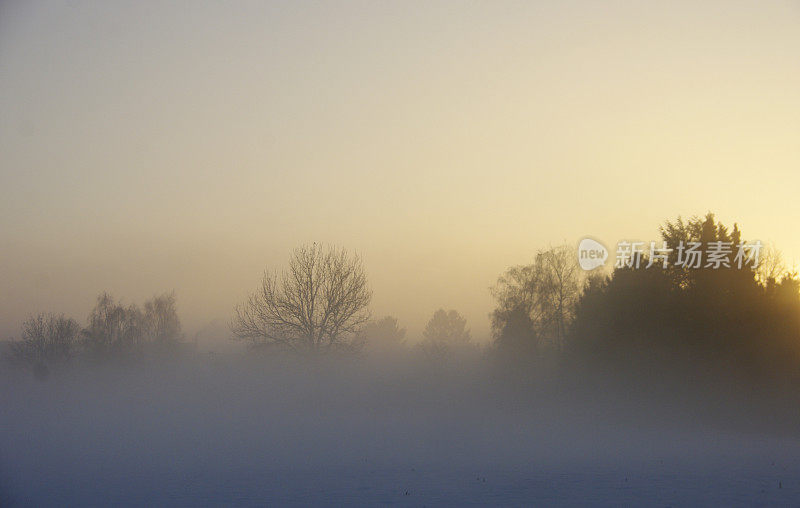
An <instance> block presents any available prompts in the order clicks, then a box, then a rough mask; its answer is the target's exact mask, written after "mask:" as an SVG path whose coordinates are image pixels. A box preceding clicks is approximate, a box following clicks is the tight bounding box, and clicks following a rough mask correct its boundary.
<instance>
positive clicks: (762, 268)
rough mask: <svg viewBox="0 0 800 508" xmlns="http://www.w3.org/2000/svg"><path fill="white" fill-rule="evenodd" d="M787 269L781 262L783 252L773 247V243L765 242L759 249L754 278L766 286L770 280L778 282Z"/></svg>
mask: <svg viewBox="0 0 800 508" xmlns="http://www.w3.org/2000/svg"><path fill="white" fill-rule="evenodd" d="M788 272H789V270H787V269H786V264H785V263H784V262H783V254H781V251H779V250H778V249H776V248H775V246H774V245H773V244H767V245H765V246H764V247H762V249H761V253H760V255H759V262H758V267H757V268H756V280H757V281H758V282H759V283H760V284H761V285H762V286H766V285H767V283H769V281H770V280H771V281H772V282H773V283H775V282H780V280H781V279H782V278H783V276H785V275H786V274H787V273H788Z"/></svg>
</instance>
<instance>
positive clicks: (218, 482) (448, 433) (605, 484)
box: [0, 363, 800, 507]
mask: <svg viewBox="0 0 800 508" xmlns="http://www.w3.org/2000/svg"><path fill="white" fill-rule="evenodd" d="M343 367H344V366H341V365H339V366H335V367H334V366H328V367H325V368H322V369H319V368H297V367H296V366H285V365H284V366H271V367H269V368H251V367H250V366H242V365H238V364H223V365H209V364H207V363H202V364H197V365H195V364H192V365H186V366H179V367H177V368H174V367H173V368H169V369H166V368H164V367H163V366H162V367H152V368H136V369H124V370H123V372H111V371H109V370H108V369H106V370H105V371H103V370H96V371H95V370H88V371H80V372H75V371H72V372H66V373H56V374H53V375H52V376H51V377H50V378H49V379H47V380H45V381H44V382H40V381H35V380H33V379H31V378H30V376H20V375H19V373H14V374H13V375H5V376H3V378H2V383H3V384H2V391H0V398H1V399H0V402H2V412H1V413H0V425H1V426H0V496H1V497H0V505H3V506H7V505H10V506H15V505H20V506H91V505H95V506H99V505H105V506H109V505H138V506H143V505H148V506H153V505H162V506H163V505H176V506H198V505H226V506H236V505H239V506H262V505H265V504H266V505H272V506H284V505H353V504H355V505H389V504H391V505H401V506H425V505H427V506H437V505H449V506H464V505H483V506H486V505H507V506H515V505H516V506H522V505H526V506H531V505H540V506H542V505H547V506H553V505H583V506H585V505H600V506H603V505H605V506H612V505H613V506H619V505H636V506H662V507H663V506H687V505H706V506H761V505H763V506H770V505H772V506H798V505H800V440H798V439H796V438H794V437H791V436H787V435H783V436H780V435H775V434H766V433H761V432H746V433H745V432H743V431H734V430H721V429H716V428H709V426H708V425H705V424H693V423H692V422H691V421H689V422H688V423H687V421H686V418H685V417H683V416H681V418H678V417H676V418H675V420H674V421H670V420H669V419H668V418H667V417H665V414H670V412H671V411H672V410H669V409H668V410H666V411H665V413H664V414H659V415H657V417H655V418H632V417H630V416H629V415H626V416H620V414H618V412H617V411H615V410H610V409H609V408H608V406H607V403H605V402H604V403H602V404H598V403H592V402H591V401H582V402H581V401H578V400H568V399H566V398H565V397H564V396H563V394H562V396H560V397H557V398H554V397H550V398H548V397H544V396H542V395H541V394H538V395H534V394H531V395H530V396H526V397H518V396H514V397H502V396H499V395H498V394H499V393H500V392H498V388H497V387H493V386H490V385H489V384H488V383H487V382H486V378H481V377H480V376H479V375H477V376H476V375H474V374H475V373H461V374H452V375H450V374H447V375H444V376H443V375H442V374H441V373H439V374H436V375H428V374H426V372H425V371H424V370H413V369H409V370H405V371H403V370H400V369H395V370H393V371H392V370H390V371H388V372H386V371H379V370H377V369H373V370H369V369H367V370H359V369H358V368H355V369H354V368H343ZM351 367H352V366H351Z"/></svg>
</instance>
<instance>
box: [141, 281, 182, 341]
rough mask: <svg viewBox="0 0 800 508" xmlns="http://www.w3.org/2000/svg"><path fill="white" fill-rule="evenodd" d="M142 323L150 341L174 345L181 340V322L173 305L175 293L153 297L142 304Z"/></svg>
mask: <svg viewBox="0 0 800 508" xmlns="http://www.w3.org/2000/svg"><path fill="white" fill-rule="evenodd" d="M143 317H144V323H145V329H146V332H147V335H148V338H149V340H150V341H152V342H155V343H157V344H165V343H174V342H177V341H178V340H180V338H181V322H180V319H178V312H177V309H176V303H175V292H174V291H173V292H171V293H165V294H163V295H159V296H154V297H153V298H151V299H150V300H147V301H146V302H144V316H143Z"/></svg>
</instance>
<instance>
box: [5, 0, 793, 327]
mask: <svg viewBox="0 0 800 508" xmlns="http://www.w3.org/2000/svg"><path fill="white" fill-rule="evenodd" d="M798 54H800V2H798V1H775V2H770V1H766V2H756V1H752V2H742V1H724V2H713V1H711V2H702V3H698V2H638V1H637V2H622V1H618V2H617V1H612V2H588V1H567V2H559V3H557V5H556V3H555V2H511V1H500V2H468V1H463V2H314V3H311V2H272V3H271V2H246V1H242V2H165V3H161V2H122V1H119V2H99V1H98V2H88V1H78V2H66V1H56V0H54V1H47V2H37V1H33V2H27V1H26V2H23V1H13V0H12V1H2V2H0V154H2V155H0V284H1V285H2V291H0V337H1V338H11V337H17V336H18V334H19V328H20V324H21V322H22V321H23V320H24V319H25V318H26V317H27V316H28V315H30V314H33V313H36V312H56V313H61V312H63V313H66V314H68V315H71V316H74V317H76V318H77V319H78V320H79V321H83V320H84V319H85V317H86V316H87V315H88V313H89V311H90V310H91V307H92V305H93V302H94V299H95V297H96V296H97V294H99V293H100V292H102V291H108V292H110V293H112V294H113V295H115V296H116V297H118V298H121V299H122V300H123V301H124V302H126V303H133V302H139V303H141V301H143V300H144V299H145V298H148V297H150V296H152V295H154V294H157V293H162V292H164V291H169V290H175V292H176V295H177V298H178V306H179V313H180V316H181V318H182V320H183V323H184V328H185V330H186V331H187V333H188V334H189V335H191V334H192V333H194V332H196V331H198V330H200V329H202V328H203V327H205V326H206V325H208V324H209V323H212V322H216V323H225V322H227V321H228V320H229V319H230V317H231V314H232V308H233V306H234V305H235V304H236V303H237V302H239V301H241V300H243V299H244V298H245V297H246V296H247V294H248V293H249V292H251V291H252V290H254V289H255V288H256V287H257V285H258V282H259V279H260V277H261V274H262V273H263V271H264V270H265V269H270V270H272V269H279V268H280V267H282V266H283V265H284V264H285V262H286V260H287V258H288V256H289V254H290V253H291V250H292V249H293V248H294V247H296V246H298V245H302V244H306V243H310V242H315V241H316V242H324V243H332V244H336V245H340V246H343V247H346V248H348V249H350V250H351V251H353V252H357V253H358V254H359V255H360V256H361V257H362V259H363V263H364V267H365V269H366V271H367V273H368V276H369V278H370V281H371V286H372V289H373V294H374V297H373V304H372V310H373V313H374V314H375V315H376V316H381V315H386V314H391V315H394V316H397V317H398V318H399V320H400V323H401V325H403V326H406V327H407V328H408V329H409V336H410V338H412V340H414V337H416V336H418V335H419V333H420V331H421V330H422V328H423V327H424V324H425V322H426V321H427V319H428V318H429V317H430V316H431V315H432V314H433V312H434V311H435V310H436V309H438V308H440V307H443V308H448V309H450V308H453V309H457V310H459V311H460V312H461V313H462V314H463V315H464V316H465V317H466V318H467V320H468V326H470V327H471V329H472V331H473V336H474V337H475V338H476V339H478V340H485V339H487V338H488V336H489V319H488V314H489V313H490V312H491V310H492V298H491V295H490V293H489V287H490V286H491V285H492V284H493V283H494V281H495V280H496V279H497V277H498V276H499V275H500V274H501V273H502V272H503V271H504V270H505V269H506V268H508V267H509V266H512V265H517V264H521V263H527V262H530V261H531V259H532V258H533V256H534V254H535V252H536V251H537V250H538V249H542V248H545V247H547V246H549V245H557V244H560V243H563V242H569V243H577V241H578V240H579V239H580V238H582V237H584V236H591V237H594V238H598V239H600V240H602V241H604V242H605V243H606V245H608V246H612V248H613V245H614V244H615V243H616V242H617V241H618V240H620V239H641V240H647V241H649V240H655V239H657V228H658V225H659V224H661V223H663V222H664V221H665V220H667V219H673V218H675V217H677V216H678V215H683V216H691V215H702V214H705V213H706V212H708V211H713V212H715V213H716V214H717V215H718V217H719V218H720V219H721V220H722V221H724V222H726V223H733V222H734V221H735V222H738V223H739V224H740V227H741V228H742V229H743V231H744V236H745V237H746V238H748V239H756V238H757V239H761V240H763V241H768V242H773V243H774V244H775V245H776V246H777V248H778V249H780V250H781V251H782V252H783V254H784V257H785V258H786V261H787V262H788V264H790V265H791V264H792V263H800V235H798V226H797V223H798V219H800V206H798V202H797V194H798V189H800V171H798V169H800V93H798V90H800V58H798Z"/></svg>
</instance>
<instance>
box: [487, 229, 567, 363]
mask: <svg viewBox="0 0 800 508" xmlns="http://www.w3.org/2000/svg"><path fill="white" fill-rule="evenodd" d="M582 281H583V274H582V272H581V270H580V269H579V267H578V264H577V260H576V257H575V252H574V251H573V250H572V249H571V248H569V247H568V246H566V245H564V246H560V247H554V248H550V249H547V250H543V251H540V252H538V253H537V255H536V258H535V260H534V262H533V263H531V264H529V265H523V266H515V267H512V268H510V269H508V270H507V271H506V273H504V274H503V275H502V276H501V277H500V278H499V279H498V281H497V284H496V285H495V286H494V287H493V288H492V295H493V296H494V298H495V300H496V301H497V307H496V308H495V310H494V311H493V312H492V316H491V317H492V331H493V333H494V338H495V345H496V346H497V348H498V350H499V351H501V352H503V351H505V352H508V353H511V354H513V355H519V354H522V353H532V352H534V351H536V349H537V348H538V347H539V346H541V345H549V346H551V347H555V348H556V349H560V348H561V347H562V345H563V343H564V339H565V337H566V334H567V330H568V327H569V325H570V323H571V321H572V318H573V313H574V306H575V303H576V302H577V300H578V297H579V296H580V291H581V284H582Z"/></svg>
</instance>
